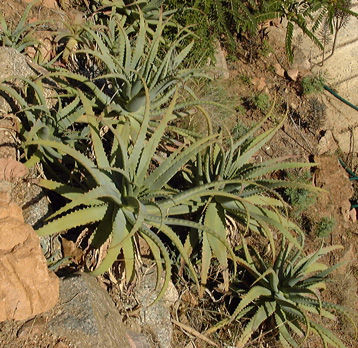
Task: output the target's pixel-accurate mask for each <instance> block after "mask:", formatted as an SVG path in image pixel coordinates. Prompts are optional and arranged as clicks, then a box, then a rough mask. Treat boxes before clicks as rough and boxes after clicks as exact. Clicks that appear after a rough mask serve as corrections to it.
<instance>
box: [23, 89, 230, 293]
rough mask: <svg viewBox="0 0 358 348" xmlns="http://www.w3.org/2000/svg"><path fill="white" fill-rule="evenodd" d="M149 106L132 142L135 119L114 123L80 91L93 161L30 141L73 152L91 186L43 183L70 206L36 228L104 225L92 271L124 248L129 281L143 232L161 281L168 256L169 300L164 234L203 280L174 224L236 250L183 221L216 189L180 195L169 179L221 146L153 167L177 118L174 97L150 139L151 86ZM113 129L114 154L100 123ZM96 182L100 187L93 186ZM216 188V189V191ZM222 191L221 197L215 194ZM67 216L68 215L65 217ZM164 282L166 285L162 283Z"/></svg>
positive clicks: (188, 150)
mask: <svg viewBox="0 0 358 348" xmlns="http://www.w3.org/2000/svg"><path fill="white" fill-rule="evenodd" d="M146 93H147V95H146V108H145V113H144V118H143V122H142V124H141V126H140V129H139V132H138V133H137V134H136V135H135V136H134V137H133V138H131V136H130V135H129V130H130V119H129V120H127V121H126V122H123V123H119V124H112V122H110V121H108V120H106V118H104V117H103V115H98V116H94V115H95V112H94V110H93V107H92V102H91V101H90V100H89V99H87V98H86V97H85V95H84V94H83V93H80V95H81V99H82V103H83V105H84V106H85V112H86V113H85V115H86V117H87V122H88V124H89V127H90V134H91V143H92V146H93V154H92V155H91V157H92V158H93V159H92V160H91V159H89V158H88V157H86V156H85V155H84V154H83V153H81V152H79V151H78V150H76V149H74V148H73V147H70V146H68V145H65V144H63V143H61V142H56V141H51V140H37V141H30V142H28V145H38V146H48V147H52V148H54V149H56V150H57V151H59V152H61V153H64V154H67V155H69V156H71V157H73V159H74V160H75V161H76V162H77V163H78V164H79V165H80V166H82V167H83V168H84V170H85V173H84V175H86V182H85V183H84V185H87V187H88V188H87V189H85V188H83V187H77V186H73V185H72V186H71V185H66V184H64V183H61V182H55V181H50V180H42V181H41V182H40V185H41V186H43V187H45V188H48V189H53V190H55V191H56V192H58V193H59V194H61V195H62V196H63V197H65V198H66V199H68V200H69V201H70V202H69V203H68V204H66V205H65V206H64V207H63V208H61V209H60V210H59V211H57V212H56V213H54V214H53V215H52V216H51V217H50V218H49V222H48V223H47V224H46V225H44V226H43V227H41V228H40V229H38V230H37V233H38V234H39V235H41V236H44V235H49V234H53V233H56V232H61V231H64V230H67V229H69V228H73V227H76V226H81V225H86V224H89V223H94V222H98V226H97V229H96V231H95V233H94V235H93V237H92V239H91V244H92V246H93V247H95V248H99V247H101V246H102V245H103V244H104V242H106V241H107V240H108V239H109V240H110V246H109V248H108V250H107V255H106V257H105V258H104V260H103V261H102V263H101V264H100V265H99V266H98V268H97V269H96V270H94V271H93V272H92V274H94V275H98V274H101V273H103V272H105V271H107V270H108V269H109V268H110V267H111V265H112V264H113V262H114V261H115V260H116V259H117V256H118V254H119V253H120V252H121V251H123V254H124V257H125V259H126V275H127V280H129V279H131V277H132V276H133V275H134V255H135V249H134V242H133V238H134V237H135V236H136V235H137V234H139V235H141V236H142V237H143V238H144V239H145V240H146V241H147V242H148V245H149V246H150V248H151V250H152V253H153V256H154V259H155V260H156V262H157V266H158V276H159V277H160V276H161V274H162V261H161V257H163V259H164V264H165V270H166V277H165V282H164V286H163V288H162V290H161V292H160V295H159V296H162V295H163V293H164V291H165V288H166V286H167V284H168V282H169V279H170V274H171V272H170V258H169V254H168V251H167V249H166V247H165V245H164V244H163V242H162V240H161V239H160V238H159V237H158V234H159V232H160V233H162V234H164V235H166V236H167V237H168V238H169V239H170V240H171V241H172V243H173V244H174V246H175V247H176V248H177V249H178V251H179V252H180V254H181V255H182V257H183V258H184V260H185V261H186V262H187V264H188V266H189V269H190V271H191V273H192V276H193V278H194V279H195V280H196V282H197V283H198V280H197V276H196V273H195V270H194V267H193V266H192V264H191V262H190V259H189V257H188V255H187V252H186V250H185V249H184V246H183V245H182V242H181V239H180V238H179V236H178V235H177V234H176V233H175V226H183V227H187V228H196V229H199V230H204V231H206V233H208V234H211V235H212V236H213V238H216V242H217V243H218V244H222V245H223V246H224V247H225V248H227V249H229V253H230V254H231V257H234V254H233V252H232V251H231V250H230V247H229V245H228V243H227V242H226V240H225V239H223V238H221V237H220V236H219V235H218V233H217V232H216V231H215V230H214V229H212V228H210V227H209V226H204V225H201V224H199V223H196V222H194V221H190V220H188V219H184V218H181V217H178V215H179V216H182V215H183V214H190V213H192V212H195V211H196V210H197V209H198V207H199V206H200V205H202V204H204V202H202V201H201V198H202V197H206V196H210V195H212V194H214V193H215V192H216V191H214V189H215V188H217V184H211V185H209V186H210V187H209V186H205V185H204V186H203V187H198V188H194V189H191V190H187V191H183V192H179V191H177V190H175V189H174V188H172V187H170V185H169V180H170V179H172V178H173V176H174V175H175V174H176V173H177V172H178V171H179V170H180V168H181V167H182V166H183V165H185V164H186V163H187V162H188V161H189V159H190V158H192V157H193V156H196V154H197V153H199V152H200V151H201V150H203V149H204V148H205V147H207V146H208V145H210V144H211V143H213V142H214V141H215V139H216V138H217V136H215V135H212V136H208V137H206V138H203V139H200V140H198V141H196V142H194V143H192V144H191V145H189V146H187V147H179V148H178V149H177V150H176V151H175V152H173V153H172V154H171V155H170V156H169V157H167V158H165V159H162V160H161V163H160V164H159V165H158V166H157V167H156V168H155V169H154V170H153V168H152V169H151V167H152V166H153V162H152V158H153V156H154V155H155V153H156V151H157V147H158V145H159V143H160V141H161V140H162V137H163V135H164V133H165V130H166V126H167V123H168V122H169V120H171V119H172V118H173V109H174V105H175V101H176V100H175V99H176V97H175V98H174V99H173V101H172V103H171V104H170V107H169V108H168V110H167V112H166V114H165V115H164V116H163V118H162V120H161V121H160V123H159V124H158V126H157V128H156V129H154V130H152V135H151V137H150V138H149V139H147V134H148V127H149V126H148V124H149V113H150V98H149V91H148V89H146ZM101 124H102V125H104V126H106V127H108V130H109V133H108V134H107V136H106V139H112V141H111V150H110V152H107V151H106V149H105V147H104V144H103V140H102V139H101V137H100V134H99V133H100V125H101ZM92 183H93V184H92ZM210 189H212V190H213V192H211V191H210ZM216 194H219V193H218V192H216ZM64 214H65V215H64ZM158 284H159V281H158Z"/></svg>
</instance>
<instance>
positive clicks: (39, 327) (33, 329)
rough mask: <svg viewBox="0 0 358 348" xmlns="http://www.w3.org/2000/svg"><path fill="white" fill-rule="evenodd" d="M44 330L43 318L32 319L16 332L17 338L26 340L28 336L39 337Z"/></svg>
mask: <svg viewBox="0 0 358 348" xmlns="http://www.w3.org/2000/svg"><path fill="white" fill-rule="evenodd" d="M45 330H46V321H45V319H44V318H34V319H31V320H29V321H27V322H26V323H25V324H24V325H22V326H21V328H20V330H19V331H18V332H17V337H19V338H26V337H30V336H36V335H41V334H42V333H44V332H45Z"/></svg>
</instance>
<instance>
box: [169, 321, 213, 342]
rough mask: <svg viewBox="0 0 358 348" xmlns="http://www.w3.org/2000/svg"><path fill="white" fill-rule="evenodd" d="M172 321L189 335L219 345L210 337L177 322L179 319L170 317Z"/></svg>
mask: <svg viewBox="0 0 358 348" xmlns="http://www.w3.org/2000/svg"><path fill="white" fill-rule="evenodd" d="M172 323H173V324H175V325H177V326H179V327H180V328H182V329H184V330H185V331H186V332H188V333H190V334H191V335H194V336H195V337H197V338H199V339H200V340H202V341H204V342H206V343H209V344H210V345H212V346H214V347H219V346H218V345H217V344H216V343H215V342H214V341H212V340H211V339H210V338H208V337H206V336H204V335H203V334H201V333H200V332H198V331H196V330H195V329H193V328H192V327H191V326H188V325H185V324H182V323H179V321H176V320H174V319H172Z"/></svg>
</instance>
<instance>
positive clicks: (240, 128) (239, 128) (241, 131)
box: [231, 122, 250, 140]
mask: <svg viewBox="0 0 358 348" xmlns="http://www.w3.org/2000/svg"><path fill="white" fill-rule="evenodd" d="M249 130H250V127H247V126H245V125H244V124H243V123H241V122H238V123H237V124H236V125H235V127H234V128H233V130H232V132H231V134H232V137H233V139H234V140H238V139H240V138H241V137H242V136H244V135H245V134H246V133H247V132H248V131H249Z"/></svg>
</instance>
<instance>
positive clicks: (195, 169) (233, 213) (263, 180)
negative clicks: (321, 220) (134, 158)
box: [183, 107, 317, 285]
mask: <svg viewBox="0 0 358 348" xmlns="http://www.w3.org/2000/svg"><path fill="white" fill-rule="evenodd" d="M272 110H273V107H272V108H271V110H270V112H269V113H268V114H267V116H266V117H265V118H264V119H263V120H262V121H261V122H260V123H258V124H257V125H256V126H255V127H253V128H252V129H251V130H250V131H248V132H247V133H246V134H245V135H244V136H242V137H241V138H240V139H238V140H237V141H236V142H235V143H234V142H233V141H232V139H231V137H230V136H229V137H225V140H227V139H228V138H229V139H230V141H231V143H230V146H229V148H228V149H225V144H223V141H222V140H221V141H220V140H218V141H217V142H215V143H214V144H212V145H210V146H209V147H207V148H206V149H205V151H204V152H202V153H200V154H198V155H197V158H196V160H195V161H193V160H192V161H191V162H190V163H189V166H188V167H187V168H186V170H185V171H183V177H184V178H185V179H186V181H187V182H188V184H189V185H193V186H201V185H209V184H210V183H219V184H220V195H213V197H211V198H210V200H209V201H208V202H206V204H205V205H204V206H203V210H202V215H201V218H200V221H201V222H202V223H203V224H204V225H206V226H212V227H213V228H214V229H215V230H216V231H217V232H218V233H219V234H220V236H221V238H223V239H226V238H227V234H228V232H227V227H226V226H227V225H228V224H227V219H228V218H229V219H230V218H232V219H234V221H236V223H237V224H238V226H239V229H241V233H244V232H245V231H252V232H254V233H259V234H261V235H263V236H264V237H266V238H267V239H268V241H269V243H270V246H271V249H272V251H273V253H274V255H275V242H274V236H275V234H276V233H277V232H280V233H281V234H282V235H283V236H284V237H285V238H287V239H288V240H289V241H290V242H291V243H293V244H294V245H296V247H298V248H299V247H300V245H299V243H298V241H297V237H298V236H300V235H301V234H302V233H303V232H302V231H301V229H300V228H299V227H298V226H297V225H296V224H294V223H293V222H292V221H290V220H289V219H288V217H287V209H288V205H287V204H286V203H285V202H284V200H283V199H282V198H281V196H280V194H279V192H278V191H277V189H279V188H282V187H295V188H305V189H308V190H310V191H312V190H317V189H316V188H314V187H312V186H310V185H305V184H301V183H298V182H289V181H285V180H274V179H269V178H268V177H267V176H268V175H270V174H272V173H274V172H275V171H277V170H283V169H288V168H303V167H311V166H313V165H314V164H312V163H296V162H284V160H285V158H277V159H271V160H268V161H263V162H258V161H255V160H253V157H254V156H255V155H256V153H257V152H258V151H259V150H260V148H261V147H262V146H264V145H265V144H266V143H267V142H268V141H269V140H270V139H271V138H272V137H273V136H274V134H275V133H276V132H277V130H278V129H279V128H280V127H281V126H282V123H283V122H284V119H285V118H283V119H282V121H281V122H280V123H279V124H277V125H276V126H275V127H273V128H271V129H268V130H267V131H265V132H263V133H262V134H260V135H257V136H254V135H255V133H256V132H257V131H258V130H259V129H260V128H261V127H262V124H263V123H264V122H265V121H267V119H268V118H269V117H270V115H271V113H272ZM202 243H203V247H202V254H203V256H202V260H203V267H202V275H201V279H202V281H203V283H204V284H205V281H206V279H207V275H208V271H209V265H210V261H209V260H210V259H211V257H212V252H214V254H215V255H216V256H217V257H218V259H219V261H220V264H221V267H222V268H223V269H224V270H225V269H227V266H228V259H227V254H226V250H225V249H224V248H223V247H222V246H221V245H219V244H217V243H216V242H215V240H213V239H212V237H211V236H210V235H207V234H206V233H205V232H204V233H203V236H202ZM191 248H193V246H192V247H191ZM226 285H228V279H226Z"/></svg>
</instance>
